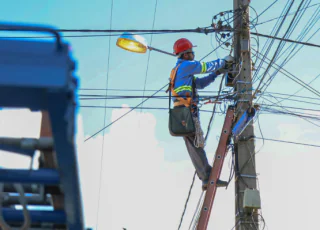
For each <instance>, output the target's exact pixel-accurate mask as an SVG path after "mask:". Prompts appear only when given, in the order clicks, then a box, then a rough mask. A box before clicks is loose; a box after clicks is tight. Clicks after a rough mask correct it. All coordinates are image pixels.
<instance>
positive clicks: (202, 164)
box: [171, 38, 233, 190]
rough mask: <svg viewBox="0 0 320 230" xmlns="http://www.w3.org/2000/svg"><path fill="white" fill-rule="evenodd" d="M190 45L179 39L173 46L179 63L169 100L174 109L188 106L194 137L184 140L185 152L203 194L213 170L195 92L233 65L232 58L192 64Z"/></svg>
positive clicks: (221, 183) (223, 182)
mask: <svg viewBox="0 0 320 230" xmlns="http://www.w3.org/2000/svg"><path fill="white" fill-rule="evenodd" d="M193 47H195V46H193V45H192V43H191V42H190V41H189V40H188V39H185V38H181V39H179V40H177V41H176V42H175V43H174V46H173V50H174V54H175V55H177V57H178V60H177V63H176V65H175V67H174V68H177V70H176V76H175V83H174V85H173V87H171V90H172V92H173V91H174V92H173V93H174V94H175V95H176V97H175V96H174V95H173V97H172V100H173V102H174V106H175V107H176V106H187V107H189V106H191V111H192V115H193V120H194V124H195V128H196V131H197V132H196V135H195V136H184V137H183V139H184V141H185V144H186V147H187V150H188V152H189V155H190V158H191V160H192V163H193V165H194V167H195V169H196V172H197V175H198V177H199V179H200V180H201V181H202V189H203V190H206V189H207V185H208V180H209V176H210V173H211V169H212V167H211V166H210V165H209V163H208V159H207V156H206V152H205V150H204V142H205V140H204V138H203V131H202V129H201V125H200V121H199V110H198V106H197V99H198V93H197V89H203V88H205V87H207V86H209V85H210V84H211V83H212V82H214V80H215V79H216V78H217V76H218V75H220V74H222V73H224V72H227V71H228V70H229V69H230V68H231V66H232V64H233V58H232V57H231V56H227V57H226V58H224V59H217V60H214V61H210V62H199V61H195V60H194V57H195V55H194V52H193V49H192V48H193ZM204 73H210V74H209V75H208V76H205V77H203V78H196V77H195V76H194V75H195V74H204ZM177 94H178V96H179V97H180V98H183V99H186V98H191V100H189V104H186V100H183V102H182V101H179V98H178V97H177ZM226 185H227V182H225V181H220V180H219V181H217V186H219V187H223V186H226Z"/></svg>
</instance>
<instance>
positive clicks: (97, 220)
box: [96, 0, 113, 230]
mask: <svg viewBox="0 0 320 230" xmlns="http://www.w3.org/2000/svg"><path fill="white" fill-rule="evenodd" d="M112 16H113V0H111V9H110V30H111V28H112V18H113V17H112ZM110 52H111V37H109V49H108V61H107V63H108V65H107V76H106V97H107V96H108V90H107V89H108V88H109V69H110V56H111V55H110ZM104 106H105V107H107V99H105V101H104ZM106 120H107V108H105V109H104V116H103V126H105V125H106ZM104 139H105V130H103V132H102V147H101V158H100V173H99V189H98V201H97V202H98V204H97V206H98V207H97V219H96V229H97V230H98V225H99V209H100V196H101V183H102V171H103V159H104V158H103V156H104Z"/></svg>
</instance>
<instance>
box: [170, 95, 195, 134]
mask: <svg viewBox="0 0 320 230" xmlns="http://www.w3.org/2000/svg"><path fill="white" fill-rule="evenodd" d="M169 91H170V92H169V130H170V134H171V135H172V136H178V137H179V136H180V137H183V136H193V135H195V132H196V128H195V125H194V122H193V118H192V112H191V106H189V107H175V108H173V109H171V89H170V90H169Z"/></svg>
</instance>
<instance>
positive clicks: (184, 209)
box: [178, 171, 197, 230]
mask: <svg viewBox="0 0 320 230" xmlns="http://www.w3.org/2000/svg"><path fill="white" fill-rule="evenodd" d="M196 175H197V172H196V171H195V172H194V174H193V177H192V181H191V185H190V189H189V192H188V196H187V199H186V202H185V204H184V208H183V212H182V215H181V217H180V223H179V226H178V230H180V227H181V225H182V222H183V217H184V214H185V212H186V210H187V206H188V202H189V199H190V196H191V191H192V187H193V184H194V181H195V178H196Z"/></svg>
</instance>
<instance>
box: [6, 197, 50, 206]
mask: <svg viewBox="0 0 320 230" xmlns="http://www.w3.org/2000/svg"><path fill="white" fill-rule="evenodd" d="M25 198H26V200H27V204H28V205H41V206H48V205H51V203H50V198H49V197H47V196H45V197H43V196H41V195H32V196H25ZM2 205H3V206H4V207H5V206H10V205H21V203H20V200H19V196H5V199H4V200H3V203H2Z"/></svg>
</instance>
